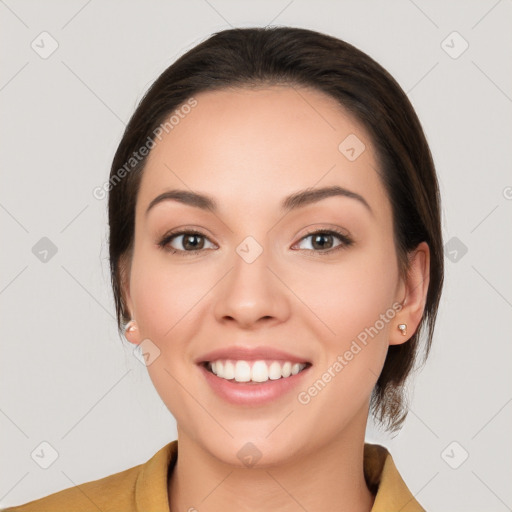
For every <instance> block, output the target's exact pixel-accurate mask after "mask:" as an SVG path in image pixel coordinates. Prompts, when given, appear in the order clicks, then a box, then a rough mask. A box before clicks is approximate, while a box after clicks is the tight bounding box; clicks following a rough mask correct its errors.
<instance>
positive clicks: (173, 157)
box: [125, 86, 405, 466]
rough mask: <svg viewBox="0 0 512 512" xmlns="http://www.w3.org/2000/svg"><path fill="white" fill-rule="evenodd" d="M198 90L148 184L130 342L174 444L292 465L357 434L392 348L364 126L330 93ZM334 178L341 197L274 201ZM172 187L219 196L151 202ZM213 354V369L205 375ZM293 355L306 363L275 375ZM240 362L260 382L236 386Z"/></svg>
mask: <svg viewBox="0 0 512 512" xmlns="http://www.w3.org/2000/svg"><path fill="white" fill-rule="evenodd" d="M195 98H196V100H197V105H196V106H195V107H194V108H193V109H191V111H190V112H189V113H188V114H187V115H186V116H184V117H183V118H181V119H180V121H179V123H178V124H175V125H174V127H173V129H172V130H171V131H169V133H167V134H166V135H164V136H163V138H162V140H161V141H160V142H158V143H157V144H156V146H155V147H154V148H153V149H152V151H151V153H150V155H149V157H148V160H147V164H146V168H145V170H144V174H143V177H142V180H141V185H140V190H139V193H138V197H137V205H136V222H135V239H134V251H133V256H132V260H131V262H130V267H129V272H128V275H129V281H128V283H126V287H125V297H126V301H127V306H128V308H129V311H130V312H131V314H132V318H133V319H135V321H136V325H137V328H138V330H137V331H136V333H134V334H131V335H130V336H129V340H130V341H132V342H133V343H140V342H141V341H143V340H145V341H144V342H143V343H145V344H146V349H147V351H148V352H149V353H150V356H149V357H150V359H149V360H148V372H149V374H150V377H151V379H152V381H153V383H154V386H155V388H156V390H157V392H158V393H159V395H160V397H161V398H162V400H163V401H164V403H165V404H166V406H167V407H168V409H169V410H170V412H171V413H172V414H173V416H174V417H175V418H176V421H177V424H178V433H179V436H180V439H181V438H183V439H187V440H189V441H190V442H192V443H193V444H194V445H195V446H196V448H197V449H198V450H202V451H203V453H207V454H209V455H210V456H212V457H215V458H216V459H218V460H220V461H223V462H225V463H228V464H233V465H238V466H240V465H241V464H242V462H241V461H242V456H243V455H244V454H246V452H249V455H255V456H257V457H261V459H260V461H259V464H260V465H265V464H268V465H272V464H276V463H279V462H284V461H292V460H294V459H295V458H297V457H300V456H305V455H307V454H308V453H311V452H314V451H319V450H322V449H325V448H326V447H328V446H330V445H332V443H335V442H336V441H337V440H340V439H342V438H343V437H344V436H348V435H353V433H354V432H356V431H359V432H360V431H361V429H363V431H364V427H365V424H366V420H367V415H368V403H369V398H370V395H371V391H372V389H373V387H374V385H375V382H376V380H377V378H378V375H379V374H380V371H381V369H382V366H383V364H384V360H385V357H386V353H387V349H388V346H389V344H390V343H393V342H397V343H398V342H399V341H396V336H397V335H396V334H395V331H396V325H397V323H399V322H397V318H398V317H399V313H398V309H400V306H399V305H398V304H399V303H400V302H401V301H402V300H403V298H404V290H405V289H404V286H403V283H402V281H401V279H400V276H399V272H398V263H397V255H396V250H395V246H394V241H393V225H392V211H391V204H390V202H389V199H388V197H387V194H386V192H385V189H384V186H383V184H382V183H381V180H380V178H379V175H378V174H377V171H376V169H377V168H378V165H377V162H376V155H375V153H374V149H373V147H372V142H371V140H370V138H369V136H368V134H367V133H366V131H365V130H364V129H363V128H362V127H361V125H360V124H358V123H357V122H356V121H355V120H354V119H353V118H352V117H351V116H350V115H348V114H347V112H345V111H344V110H343V109H342V108H341V107H340V106H339V105H338V104H337V103H336V102H335V100H334V99H332V98H330V97H328V96H325V95H324V94H322V93H321V92H318V91H314V90H310V89H305V88H291V87H285V86H281V87H278V86H274V87H269V88H264V89H263V88H262V89H257V90H248V89H239V90H236V91H233V90H231V91H216V92H206V93H202V94H199V95H197V96H195ZM347 137H349V138H348V139H347ZM345 139H346V141H345ZM343 141H345V142H343ZM340 144H341V146H340ZM363 144H364V146H363ZM351 148H352V149H351ZM330 187H339V188H338V190H341V191H342V193H341V194H335V195H326V196H324V197H321V198H320V197H316V199H317V200H316V201H315V200H312V199H315V198H311V197H310V201H302V202H300V201H298V200H296V201H295V202H290V201H289V202H288V204H287V205H285V206H287V207H286V208H283V203H284V201H285V198H287V197H288V196H291V195H293V194H297V193H298V192H300V191H304V190H305V189H311V188H314V189H315V190H316V189H321V188H322V189H323V188H330ZM173 190H181V191H185V192H194V193H197V194H202V195H205V196H208V197H210V198H211V199H213V201H214V204H215V208H213V207H212V208H210V209H208V208H202V207H201V205H200V203H199V202H197V201H196V202H195V204H192V203H190V201H188V202H187V201H186V200H178V199H169V198H168V199H162V200H160V201H157V202H156V203H153V205H152V206H151V208H149V207H150V205H151V203H152V202H153V200H154V199H155V198H157V197H159V196H161V194H164V193H166V192H170V191H173ZM174 197H176V196H174ZM299 203H300V204H299ZM148 208H149V210H148ZM312 233H314V234H312ZM398 335H399V334H398ZM393 340H395V341H393ZM143 346H144V345H143ZM214 351H215V352H217V351H220V352H218V353H217V354H211V353H212V352H214ZM219 360H220V361H221V364H220V365H219V363H216V365H215V371H218V372H220V373H219V375H224V378H223V377H221V376H217V375H215V374H214V373H212V372H211V371H210V370H209V369H208V368H209V366H208V363H207V361H210V362H212V361H219ZM255 360H259V361H263V362H264V363H257V364H255ZM274 361H276V363H274ZM286 361H288V363H287V362H286ZM289 363H293V365H292V366H291V369H292V370H293V371H297V370H301V371H299V373H297V374H292V375H290V376H289V377H283V375H286V374H289V371H290V365H289ZM262 364H264V367H265V368H266V371H265V368H264V367H263V366H262ZM230 365H232V366H230ZM221 366H222V368H221V369H219V367H221ZM255 366H256V368H259V369H260V370H262V372H260V371H259V370H256V369H255ZM207 367H208V368H207ZM248 368H249V370H248ZM212 369H213V368H212ZM233 370H235V371H236V372H237V377H236V378H237V379H239V380H240V381H244V380H245V379H247V378H254V380H264V379H265V378H266V372H270V378H268V380H266V382H254V381H252V380H251V381H249V382H239V381H237V380H235V381H233V379H232V373H231V380H230V379H229V377H230V372H233ZM223 372H227V373H223ZM251 372H252V373H251ZM279 376H280V378H278V377H279ZM180 442H181V441H180ZM248 443H252V445H251V444H248ZM253 445H254V446H253ZM241 450H242V451H241ZM244 450H245V451H244ZM251 452H254V453H251ZM258 454H259V455H258Z"/></svg>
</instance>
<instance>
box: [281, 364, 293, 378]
mask: <svg viewBox="0 0 512 512" xmlns="http://www.w3.org/2000/svg"><path fill="white" fill-rule="evenodd" d="M291 374H292V363H288V362H286V363H284V364H283V367H282V368H281V375H282V376H283V377H289V376H290V375H291Z"/></svg>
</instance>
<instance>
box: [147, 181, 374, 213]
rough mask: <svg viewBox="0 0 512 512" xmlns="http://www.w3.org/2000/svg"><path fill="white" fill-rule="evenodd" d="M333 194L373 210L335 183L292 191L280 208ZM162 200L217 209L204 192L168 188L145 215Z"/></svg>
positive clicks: (292, 206) (361, 198)
mask: <svg viewBox="0 0 512 512" xmlns="http://www.w3.org/2000/svg"><path fill="white" fill-rule="evenodd" d="M334 196H342V197H348V198H350V199H355V200H357V201H359V202H360V203H361V204H362V205H364V206H365V207H366V209H367V210H368V211H369V212H370V213H371V214H372V215H373V210H372V209H371V207H370V205H369V204H368V202H367V201H366V199H365V198H364V197H363V196H361V195H359V194H357V193H356V192H352V191H351V190H348V189H346V188H343V187H339V186H337V185H334V186H331V187H323V188H316V189H315V188H308V189H305V190H300V191H298V192H294V193H293V194H291V195H289V196H288V197H286V198H285V199H284V200H283V201H282V203H281V210H282V211H283V212H289V211H291V210H296V209H298V208H302V207H304V206H307V205H310V204H313V203H317V202H318V201H322V200H323V199H327V198H329V197H334ZM163 201H177V202H179V203H182V204H185V205H188V206H193V207H195V208H200V209H202V210H209V211H211V212H212V213H216V212H217V211H218V206H217V202H216V201H215V199H214V198H213V197H210V196H207V195H205V194H200V193H198V192H192V191H190V190H178V189H176V190H168V191H166V192H164V193H163V194H160V195H158V196H157V197H155V198H154V199H153V200H152V201H151V203H149V206H148V208H147V210H146V215H147V214H148V213H149V211H150V210H151V209H152V208H153V207H155V206H156V205H157V204H159V203H161V202H163Z"/></svg>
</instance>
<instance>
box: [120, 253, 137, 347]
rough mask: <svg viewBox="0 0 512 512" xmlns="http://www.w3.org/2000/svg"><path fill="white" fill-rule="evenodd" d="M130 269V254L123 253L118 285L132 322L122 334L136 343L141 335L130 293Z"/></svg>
mask: <svg viewBox="0 0 512 512" xmlns="http://www.w3.org/2000/svg"><path fill="white" fill-rule="evenodd" d="M130 270H131V259H130V256H129V255H128V254H124V255H123V256H121V257H120V258H119V285H120V288H121V297H122V299H123V302H124V304H125V308H126V311H127V313H128V314H129V315H130V317H131V319H132V323H131V324H129V326H127V327H130V326H131V328H129V329H127V330H126V331H125V333H124V336H125V338H126V339H127V340H128V341H129V342H130V343H133V344H134V345H138V344H139V343H140V341H141V336H140V331H139V327H138V325H137V322H136V319H135V316H134V310H133V301H132V297H131V293H130Z"/></svg>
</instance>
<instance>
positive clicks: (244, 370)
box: [217, 361, 251, 382]
mask: <svg viewBox="0 0 512 512" xmlns="http://www.w3.org/2000/svg"><path fill="white" fill-rule="evenodd" d="M217 375H218V374H217ZM220 376H221V375H219V377H220ZM235 380H236V381H237V382H249V381H250V380H251V367H250V366H249V363H248V362H247V361H237V362H236V366H235Z"/></svg>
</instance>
